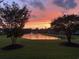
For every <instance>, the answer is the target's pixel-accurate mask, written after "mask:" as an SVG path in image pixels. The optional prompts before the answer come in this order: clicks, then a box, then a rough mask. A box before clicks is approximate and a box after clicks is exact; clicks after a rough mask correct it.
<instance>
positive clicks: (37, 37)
mask: <svg viewBox="0 0 79 59" xmlns="http://www.w3.org/2000/svg"><path fill="white" fill-rule="evenodd" d="M22 38H25V39H30V40H59V38H58V37H55V36H47V35H43V34H33V33H30V34H25V35H23V36H22Z"/></svg>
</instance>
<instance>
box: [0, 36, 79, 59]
mask: <svg viewBox="0 0 79 59" xmlns="http://www.w3.org/2000/svg"><path fill="white" fill-rule="evenodd" d="M76 38H77V39H79V37H78V36H77V37H76ZM62 42H63V41H61V40H60V41H59V40H58V41H32V40H25V39H21V38H19V39H17V43H20V44H23V45H24V47H23V48H20V49H15V50H9V51H6V50H2V49H1V48H2V47H4V46H7V45H9V44H11V40H10V39H6V37H5V36H0V59H79V48H76V47H67V46H62V45H60V43H62Z"/></svg>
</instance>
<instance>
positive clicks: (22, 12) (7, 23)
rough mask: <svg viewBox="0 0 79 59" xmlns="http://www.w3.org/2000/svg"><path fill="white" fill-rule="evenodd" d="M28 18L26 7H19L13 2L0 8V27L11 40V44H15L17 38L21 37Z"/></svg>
mask: <svg viewBox="0 0 79 59" xmlns="http://www.w3.org/2000/svg"><path fill="white" fill-rule="evenodd" d="M29 16H30V13H29V10H28V9H27V7H26V6H23V7H20V6H19V5H18V4H17V3H15V2H13V3H12V4H11V5H9V4H7V3H4V4H3V7H0V26H2V28H3V29H4V32H5V34H6V35H7V37H9V38H11V40H12V44H15V43H16V39H17V37H19V36H21V35H22V29H23V27H24V25H25V23H26V22H27V20H28V18H29Z"/></svg>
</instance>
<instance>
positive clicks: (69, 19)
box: [51, 15, 79, 43]
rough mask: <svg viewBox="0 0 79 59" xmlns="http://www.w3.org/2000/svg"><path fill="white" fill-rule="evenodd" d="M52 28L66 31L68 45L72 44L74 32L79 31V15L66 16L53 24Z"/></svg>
mask: <svg viewBox="0 0 79 59" xmlns="http://www.w3.org/2000/svg"><path fill="white" fill-rule="evenodd" d="M51 28H53V29H56V30H59V31H64V33H65V35H66V37H67V40H68V43H71V36H72V34H73V32H75V31H77V29H79V16H78V15H64V16H62V17H59V18H57V19H56V20H55V21H54V22H51Z"/></svg>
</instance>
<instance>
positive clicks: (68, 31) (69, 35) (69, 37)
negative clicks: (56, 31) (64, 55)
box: [65, 30, 72, 43]
mask: <svg viewBox="0 0 79 59" xmlns="http://www.w3.org/2000/svg"><path fill="white" fill-rule="evenodd" d="M65 34H66V37H67V41H68V43H71V36H72V33H71V31H70V30H67V31H65Z"/></svg>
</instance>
